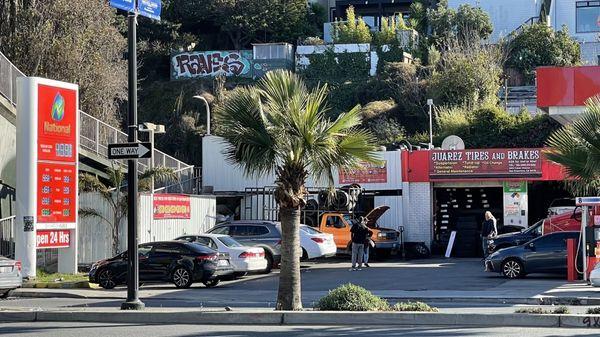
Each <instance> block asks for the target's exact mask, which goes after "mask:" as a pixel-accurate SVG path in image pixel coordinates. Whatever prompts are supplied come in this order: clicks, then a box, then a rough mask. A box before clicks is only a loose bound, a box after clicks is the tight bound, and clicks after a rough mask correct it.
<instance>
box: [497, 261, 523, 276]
mask: <svg viewBox="0 0 600 337" xmlns="http://www.w3.org/2000/svg"><path fill="white" fill-rule="evenodd" d="M502 275H504V276H505V277H507V278H509V279H515V278H520V277H523V276H524V275H525V271H524V268H523V264H522V263H521V262H520V261H518V260H515V259H508V260H506V261H504V262H502Z"/></svg>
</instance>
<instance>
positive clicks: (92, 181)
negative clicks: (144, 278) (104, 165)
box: [79, 166, 178, 255]
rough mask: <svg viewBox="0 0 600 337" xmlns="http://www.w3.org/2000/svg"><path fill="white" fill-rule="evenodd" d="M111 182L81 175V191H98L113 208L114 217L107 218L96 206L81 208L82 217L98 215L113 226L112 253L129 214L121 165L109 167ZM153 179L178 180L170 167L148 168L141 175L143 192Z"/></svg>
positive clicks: (107, 171)
mask: <svg viewBox="0 0 600 337" xmlns="http://www.w3.org/2000/svg"><path fill="white" fill-rule="evenodd" d="M106 173H107V174H108V181H109V184H108V185H107V184H105V183H103V182H102V181H101V180H100V179H99V178H98V177H97V176H95V175H92V174H89V173H81V174H80V175H79V192H96V193H98V194H99V195H100V196H102V198H103V199H104V200H106V201H107V202H108V204H109V205H110V208H111V209H112V219H107V218H106V217H104V215H102V214H101V213H100V212H98V211H97V210H96V209H94V208H90V207H82V208H80V209H79V215H80V216H81V217H98V218H100V219H101V220H102V221H104V222H105V223H106V224H107V225H108V226H110V228H111V234H112V250H113V251H112V253H113V255H115V254H117V253H118V250H119V224H120V223H121V220H122V219H123V218H124V217H125V216H126V215H127V193H126V190H127V181H126V180H125V172H123V170H122V168H121V167H120V166H117V167H116V168H114V167H112V168H108V169H107V170H106ZM152 179H155V180H158V181H164V182H168V181H177V180H178V178H177V175H176V174H175V172H174V171H173V169H171V168H168V167H155V168H152V169H147V170H145V171H144V172H142V173H141V174H140V175H139V180H138V185H139V190H140V191H142V192H148V191H150V186H151V181H152Z"/></svg>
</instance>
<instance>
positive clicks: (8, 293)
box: [0, 289, 12, 298]
mask: <svg viewBox="0 0 600 337" xmlns="http://www.w3.org/2000/svg"><path fill="white" fill-rule="evenodd" d="M10 294H12V289H8V290H5V291H4V292H2V293H0V298H8V296H10Z"/></svg>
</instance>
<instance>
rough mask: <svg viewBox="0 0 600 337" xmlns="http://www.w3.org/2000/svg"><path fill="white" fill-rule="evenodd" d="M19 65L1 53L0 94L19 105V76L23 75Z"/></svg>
mask: <svg viewBox="0 0 600 337" xmlns="http://www.w3.org/2000/svg"><path fill="white" fill-rule="evenodd" d="M23 76H25V74H23V73H22V72H21V71H20V70H19V69H17V67H15V66H14V64H12V62H10V61H9V60H8V59H7V58H6V56H4V54H2V53H0V94H2V95H3V96H4V97H6V98H8V100H9V101H11V102H12V103H13V104H14V105H17V77H23Z"/></svg>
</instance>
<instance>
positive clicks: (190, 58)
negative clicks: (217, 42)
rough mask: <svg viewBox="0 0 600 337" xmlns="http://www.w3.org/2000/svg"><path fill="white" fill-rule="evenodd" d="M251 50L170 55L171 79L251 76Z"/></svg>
mask: <svg viewBox="0 0 600 337" xmlns="http://www.w3.org/2000/svg"><path fill="white" fill-rule="evenodd" d="M251 59H252V51H250V50H241V51H203V52H191V53H180V54H176V55H173V56H172V57H171V75H172V77H173V79H179V78H192V77H214V76H217V75H225V76H244V77H248V76H251V71H250V70H251V65H250V63H251Z"/></svg>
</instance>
